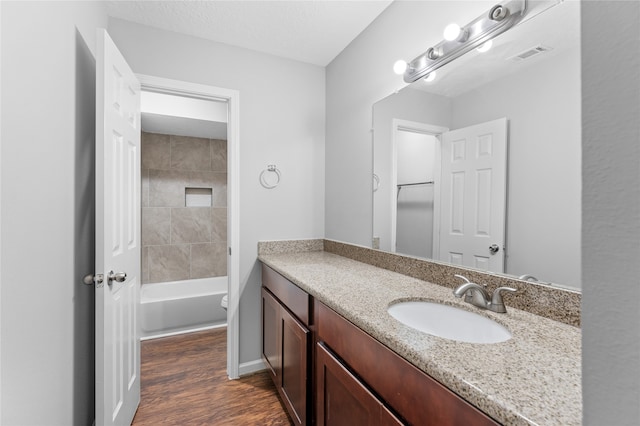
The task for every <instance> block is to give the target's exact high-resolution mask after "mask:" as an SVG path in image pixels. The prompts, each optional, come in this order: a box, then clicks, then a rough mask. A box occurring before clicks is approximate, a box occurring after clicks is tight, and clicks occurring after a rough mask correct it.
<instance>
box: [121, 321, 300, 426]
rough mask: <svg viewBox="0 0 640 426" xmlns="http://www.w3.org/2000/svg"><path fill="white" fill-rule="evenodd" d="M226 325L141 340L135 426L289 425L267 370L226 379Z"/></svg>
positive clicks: (289, 422)
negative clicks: (138, 391) (138, 402)
mask: <svg viewBox="0 0 640 426" xmlns="http://www.w3.org/2000/svg"><path fill="white" fill-rule="evenodd" d="M226 340H227V332H226V329H224V328H222V329H214V330H207V331H201V332H197V333H190V334H183V335H180V336H173V337H166V338H161V339H154V340H146V341H143V342H142V349H141V358H142V361H141V364H142V365H141V381H142V382H141V383H142V390H141V401H140V407H139V408H138V412H137V413H136V416H135V418H134V419H133V425H134V426H145V425H160V424H162V425H287V426H288V425H291V424H292V423H291V421H290V420H289V417H288V416H287V413H286V411H285V409H284V406H283V405H282V402H281V401H280V399H279V396H278V393H277V391H276V388H275V386H274V385H273V382H272V381H271V378H270V377H269V375H268V373H267V372H266V371H264V372H260V373H256V374H253V375H250V376H246V377H243V378H241V379H239V380H229V379H228V377H227V373H226Z"/></svg>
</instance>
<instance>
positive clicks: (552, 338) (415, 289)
mask: <svg viewBox="0 0 640 426" xmlns="http://www.w3.org/2000/svg"><path fill="white" fill-rule="evenodd" d="M259 259H260V260H261V261H262V262H263V263H264V264H266V265H267V266H270V267H271V268H273V269H274V270H276V271H277V272H279V273H280V274H282V275H283V276H285V277H286V278H288V279H289V280H291V281H292V282H293V283H295V284H296V285H298V286H299V287H300V288H302V289H303V290H305V291H306V292H308V293H309V294H310V295H312V296H313V297H315V298H316V299H318V300H319V301H321V302H322V303H324V304H325V305H327V306H329V307H330V308H332V309H333V310H335V311H336V312H338V313H339V314H341V315H342V316H344V317H345V318H347V319H348V320H349V321H351V322H352V323H354V324H355V325H357V326H358V327H359V328H361V329H362V330H364V331H365V332H367V333H368V334H370V335H371V336H372V337H374V338H375V339H377V340H378V341H379V342H381V343H383V344H384V345H386V346H387V347H389V348H390V349H391V350H393V351H394V352H396V353H397V354H398V355H400V356H401V357H403V358H404V359H406V360H407V361H409V362H410V363H412V364H413V365H415V366H416V367H418V368H419V369H420V370H422V371H424V372H425V373H427V374H429V375H430V376H431V377H433V378H434V379H436V380H438V381H439V382H440V383H442V384H443V385H445V386H446V387H448V388H449V389H451V390H452V391H453V392H455V393H456V394H458V395H459V396H461V397H462V398H464V399H465V400H467V401H468V402H469V403H471V404H473V405H474V406H476V407H477V408H479V409H480V410H482V411H484V412H485V413H487V414H488V415H489V416H491V417H493V418H494V419H495V420H497V421H498V422H500V423H502V424H505V425H563V426H568V425H579V424H581V421H582V391H581V364H580V362H581V333H580V329H579V328H577V327H573V326H570V325H567V324H564V323H561V322H557V321H553V320H550V319H547V318H544V317H540V316H537V315H534V314H531V313H528V312H525V311H521V310H518V309H514V308H510V307H508V306H507V311H508V312H507V313H506V314H497V313H494V312H490V311H487V310H483V309H478V308H476V307H474V306H471V305H470V304H468V303H464V302H463V301H462V299H457V298H455V297H454V296H453V295H452V294H451V289H450V288H447V287H442V286H439V285H436V284H432V283H429V282H426V281H421V280H418V279H415V278H411V277H408V276H405V275H401V274H398V273H395V272H391V271H388V270H385V269H381V268H377V267H375V266H371V265H367V264H364V263H361V262H357V261H354V260H351V259H348V258H345V257H341V256H338V255H335V254H332V253H328V252H324V251H309V252H300V253H283V254H261V255H260V256H259ZM508 297H509V296H508V295H506V296H505V300H507V304H508ZM408 299H409V300H429V301H437V302H442V303H446V304H449V305H453V306H458V307H461V308H463V309H466V310H469V311H472V312H476V313H478V314H480V315H484V316H487V317H489V318H492V319H493V320H495V321H497V322H499V323H500V324H502V325H504V326H505V327H507V328H508V329H509V331H511V333H512V334H513V337H512V338H511V339H510V340H508V341H506V342H502V343H496V344H487V345H485V344H473V343H462V342H456V341H452V340H447V339H443V338H439V337H435V336H432V335H429V334H426V333H423V332H420V331H417V330H415V329H412V328H410V327H408V326H406V325H404V324H402V323H400V322H399V321H397V320H396V319H394V318H393V317H391V316H390V315H389V313H388V312H387V308H388V306H389V305H390V304H392V303H394V302H395V301H399V300H408Z"/></svg>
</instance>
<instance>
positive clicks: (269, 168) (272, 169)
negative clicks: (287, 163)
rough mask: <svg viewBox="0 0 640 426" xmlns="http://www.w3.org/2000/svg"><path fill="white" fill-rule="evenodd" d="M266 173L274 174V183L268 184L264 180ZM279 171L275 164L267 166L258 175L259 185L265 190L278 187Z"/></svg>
mask: <svg viewBox="0 0 640 426" xmlns="http://www.w3.org/2000/svg"><path fill="white" fill-rule="evenodd" d="M267 172H273V173H275V174H276V177H277V179H276V182H275V183H272V184H270V183H269V182H267V180H266V178H265V173H267ZM280 177H281V175H280V170H278V168H277V167H276V165H275V164H269V165H268V166H267V168H266V169H264V170H263V171H262V172H261V173H260V185H262V186H263V187H265V188H267V189H273V188H275V187H276V186H278V185H279V184H280Z"/></svg>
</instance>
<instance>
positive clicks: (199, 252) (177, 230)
mask: <svg viewBox="0 0 640 426" xmlns="http://www.w3.org/2000/svg"><path fill="white" fill-rule="evenodd" d="M141 139H142V282H143V283H160V282H166V281H180V280H187V279H191V278H209V277H222V276H226V275H227V142H226V141H224V140H217V139H205V138H195V137H188V136H175V135H161V134H156V133H147V132H142V138H141ZM187 188H194V189H208V190H210V191H211V192H210V203H209V206H207V207H205V206H197V207H196V206H186V196H185V192H186V189H187Z"/></svg>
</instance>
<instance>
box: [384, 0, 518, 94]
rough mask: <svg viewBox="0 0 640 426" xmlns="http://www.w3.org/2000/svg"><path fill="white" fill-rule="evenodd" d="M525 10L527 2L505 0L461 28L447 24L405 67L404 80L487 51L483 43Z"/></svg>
mask: <svg viewBox="0 0 640 426" xmlns="http://www.w3.org/2000/svg"><path fill="white" fill-rule="evenodd" d="M526 11H527V0H507V1H505V3H503V4H497V5H495V6H494V7H492V8H491V10H489V11H488V12H487V13H485V14H483V15H482V16H480V17H478V18H476V19H474V20H473V21H471V22H470V23H468V24H467V25H465V26H464V27H460V26H459V25H457V24H449V25H448V26H447V28H445V33H444V38H445V39H444V40H443V41H441V42H440V43H438V44H436V45H435V46H433V47H430V48H429V49H428V50H427V51H426V52H425V53H423V54H422V55H420V56H418V57H417V58H415V59H414V60H413V61H411V62H410V63H409V64H408V65H407V67H406V70H405V71H404V81H405V82H407V83H413V82H414V81H418V80H420V79H421V78H424V77H427V76H428V75H429V74H430V73H433V71H435V70H437V69H438V68H440V67H442V66H444V65H446V64H448V63H449V62H451V61H453V60H454V59H456V58H459V57H460V56H462V55H464V54H465V53H467V52H469V51H471V50H473V49H477V48H486V50H489V47H491V46H490V44H489V45H488V46H487V43H489V42H491V39H493V38H494V37H496V36H498V35H500V34H502V33H503V32H505V31H507V30H508V29H509V28H511V27H513V26H514V25H515V24H517V23H518V22H520V21H521V20H522V18H523V17H524V15H525V13H526ZM486 50H484V51H486ZM396 64H397V63H396ZM395 69H396V68H395V66H394V70H395Z"/></svg>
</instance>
